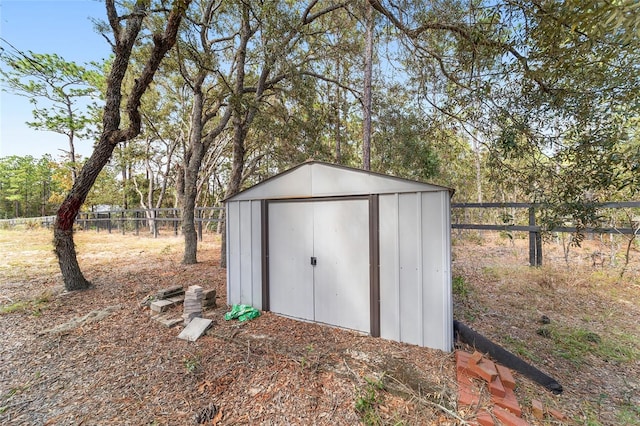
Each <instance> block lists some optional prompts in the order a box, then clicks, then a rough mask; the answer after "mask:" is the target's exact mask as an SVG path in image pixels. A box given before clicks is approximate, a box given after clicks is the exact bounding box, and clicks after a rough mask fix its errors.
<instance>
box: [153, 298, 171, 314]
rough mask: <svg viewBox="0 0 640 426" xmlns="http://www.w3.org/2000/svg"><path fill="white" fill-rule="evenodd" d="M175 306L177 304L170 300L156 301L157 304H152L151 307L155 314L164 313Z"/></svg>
mask: <svg viewBox="0 0 640 426" xmlns="http://www.w3.org/2000/svg"><path fill="white" fill-rule="evenodd" d="M173 305H175V303H173V302H171V301H170V300H156V301H155V302H151V305H150V306H151V310H152V311H153V312H164V311H166V310H167V309H169V308H170V307H171V306H173Z"/></svg>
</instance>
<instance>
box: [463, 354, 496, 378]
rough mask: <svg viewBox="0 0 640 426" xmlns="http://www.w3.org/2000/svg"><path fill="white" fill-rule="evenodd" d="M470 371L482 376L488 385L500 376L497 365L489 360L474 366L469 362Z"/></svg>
mask: <svg viewBox="0 0 640 426" xmlns="http://www.w3.org/2000/svg"><path fill="white" fill-rule="evenodd" d="M469 370H470V371H471V372H473V373H475V374H477V375H478V376H480V377H481V378H482V379H484V380H485V381H486V382H487V383H491V381H492V380H493V379H495V378H496V377H497V376H498V370H496V365H495V364H494V363H493V361H490V360H488V359H483V360H481V361H480V362H479V363H477V364H473V363H472V361H471V360H469Z"/></svg>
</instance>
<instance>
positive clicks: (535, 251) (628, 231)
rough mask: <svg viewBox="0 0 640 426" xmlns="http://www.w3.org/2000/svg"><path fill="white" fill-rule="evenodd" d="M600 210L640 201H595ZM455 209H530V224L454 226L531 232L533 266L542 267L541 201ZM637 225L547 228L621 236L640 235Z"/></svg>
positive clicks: (457, 225)
mask: <svg viewBox="0 0 640 426" xmlns="http://www.w3.org/2000/svg"><path fill="white" fill-rule="evenodd" d="M592 206H593V207H596V208H598V209H617V208H640V201H623V202H608V203H594V204H593V205H592ZM451 208H452V209H467V208H478V209H496V208H514V209H528V211H529V224H528V225H511V224H504V225H492V224H469V223H452V224H451V228H452V229H475V230H487V231H506V232H509V231H524V232H528V233H529V265H531V266H541V265H542V232H543V229H542V227H540V226H539V225H537V224H536V214H535V212H536V210H537V209H542V208H544V205H543V204H537V203H452V204H451ZM634 226H635V227H634V228H616V227H602V228H577V227H575V226H558V227H555V228H553V229H550V230H547V231H548V232H567V233H576V232H583V233H592V234H620V235H633V236H636V235H639V234H640V224H638V225H635V224H634Z"/></svg>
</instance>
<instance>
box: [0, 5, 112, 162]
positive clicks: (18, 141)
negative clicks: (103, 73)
mask: <svg viewBox="0 0 640 426" xmlns="http://www.w3.org/2000/svg"><path fill="white" fill-rule="evenodd" d="M90 18H97V19H100V20H105V18H106V12H105V7H104V2H102V1H96V0H0V38H2V39H4V40H6V41H7V42H9V43H11V44H12V45H13V46H15V48H17V49H18V50H21V51H32V52H34V53H56V54H58V55H59V56H61V57H62V58H64V59H65V60H67V61H72V62H75V63H77V64H79V65H85V64H87V63H89V62H91V61H100V60H102V59H104V58H107V57H108V56H109V54H110V46H109V44H108V43H107V41H106V40H105V39H104V38H103V37H102V36H101V35H100V34H98V33H97V32H95V31H94V29H93V23H92V22H91V20H90ZM0 46H2V47H3V48H7V45H6V44H5V43H4V42H3V41H1V40H0ZM3 89H4V86H3ZM32 109H33V108H32V105H31V104H30V103H29V100H28V98H25V97H22V96H16V95H12V94H9V93H6V92H5V91H4V90H3V91H2V93H1V94H0V158H1V157H6V156H11V155H20V156H25V155H31V156H33V157H35V158H40V157H42V156H43V155H44V154H51V156H52V157H53V158H54V159H58V158H61V157H62V155H63V152H62V151H61V150H67V149H68V146H69V144H68V140H67V137H66V136H65V135H61V134H58V133H54V132H45V131H39V130H33V129H31V128H29V127H28V126H27V125H26V124H25V123H26V122H27V121H31V120H33V116H32V113H31V111H32ZM91 151H92V141H78V142H77V143H76V153H78V154H80V155H82V156H84V157H88V156H89V155H90V154H91Z"/></svg>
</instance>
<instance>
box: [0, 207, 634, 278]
mask: <svg viewBox="0 0 640 426" xmlns="http://www.w3.org/2000/svg"><path fill="white" fill-rule="evenodd" d="M593 207H596V208H597V209H618V208H640V201H627V202H611V203H598V204H594V205H593ZM451 208H452V210H453V211H455V210H457V209H494V210H495V209H505V208H509V209H526V210H527V211H528V224H526V225H516V224H511V223H507V224H499V225H496V224H486V223H484V224H474V223H456V222H455V216H456V215H452V216H453V218H452V224H451V228H452V229H468V230H486V231H499V232H517V231H520V232H528V233H529V264H530V265H531V266H541V265H542V259H543V255H542V233H543V229H542V227H541V226H539V225H538V224H537V223H536V211H537V210H540V209H543V208H544V206H543V205H541V204H535V203H453V204H452V205H451ZM223 214H224V208H223V207H198V208H196V210H195V222H196V228H197V232H198V238H199V239H200V240H201V241H202V232H203V227H206V226H209V225H211V224H215V225H217V224H218V223H219V222H221V221H223V220H224V217H223ZM180 215H181V210H180V209H176V208H161V209H135V210H110V211H101V212H81V213H79V214H78V217H77V218H76V225H77V227H78V228H79V229H83V230H93V229H95V230H96V231H97V232H100V231H107V232H109V233H111V232H113V231H114V230H117V231H118V232H121V233H122V234H125V233H126V232H134V233H135V234H136V235H138V234H139V232H140V229H141V228H142V229H145V228H146V229H149V230H150V232H151V233H152V234H153V235H154V237H157V236H158V232H159V230H160V229H163V230H165V231H167V230H168V231H170V232H173V233H174V235H178V233H179V232H180V223H181V221H182V220H181V218H180ZM54 219H55V216H48V217H45V218H29V219H7V220H4V221H0V224H3V223H4V222H6V224H5V225H7V226H10V227H11V226H15V225H16V224H19V223H21V222H20V221H23V222H25V223H27V222H28V223H32V222H33V223H35V222H34V221H36V222H38V221H39V222H41V225H42V226H47V227H49V226H51V225H52V224H53V220H54ZM632 226H633V227H632V228H618V227H601V228H581V229H577V228H576V227H570V226H560V227H556V228H553V229H551V230H547V232H568V233H575V232H582V233H588V234H589V233H590V234H619V235H631V236H636V235H640V223H638V221H634V222H633V223H632Z"/></svg>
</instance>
